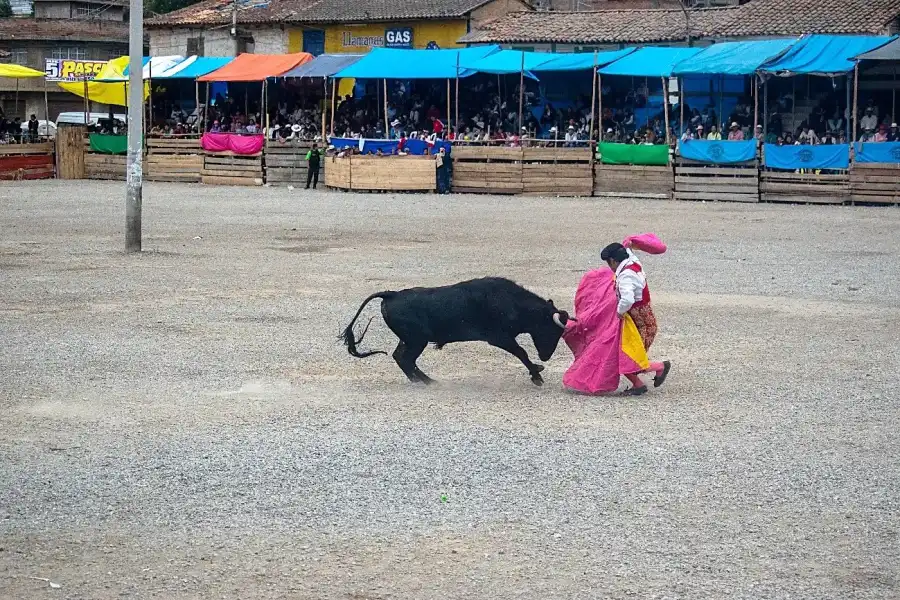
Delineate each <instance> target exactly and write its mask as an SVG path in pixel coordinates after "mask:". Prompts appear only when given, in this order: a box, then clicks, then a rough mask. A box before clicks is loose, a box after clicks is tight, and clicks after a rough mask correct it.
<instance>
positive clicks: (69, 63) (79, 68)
mask: <svg viewBox="0 0 900 600" xmlns="http://www.w3.org/2000/svg"><path fill="white" fill-rule="evenodd" d="M106 62H107V61H105V60H74V59H70V58H48V59H47V62H46V67H45V68H44V73H45V74H46V77H47V81H83V80H84V79H87V80H88V81H90V80H91V79H93V78H94V77H96V76H97V73H99V72H100V70H101V69H102V68H103V67H104V66H105V65H106Z"/></svg>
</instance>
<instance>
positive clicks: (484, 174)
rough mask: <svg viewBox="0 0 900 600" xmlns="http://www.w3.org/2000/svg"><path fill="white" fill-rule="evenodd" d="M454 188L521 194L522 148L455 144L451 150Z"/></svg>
mask: <svg viewBox="0 0 900 600" xmlns="http://www.w3.org/2000/svg"><path fill="white" fill-rule="evenodd" d="M450 156H451V157H452V159H453V174H452V177H451V182H450V189H451V190H452V191H453V192H469V193H474V194H521V193H522V192H523V191H524V187H525V186H524V169H523V157H524V156H523V153H522V149H521V148H508V147H502V146H499V147H494V146H454V147H453V149H452V150H451V152H450Z"/></svg>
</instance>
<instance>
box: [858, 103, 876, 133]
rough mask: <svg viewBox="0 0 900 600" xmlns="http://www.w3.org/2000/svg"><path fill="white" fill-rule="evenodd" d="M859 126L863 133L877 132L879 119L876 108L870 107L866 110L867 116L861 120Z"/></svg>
mask: <svg viewBox="0 0 900 600" xmlns="http://www.w3.org/2000/svg"><path fill="white" fill-rule="evenodd" d="M859 126H860V127H861V128H862V130H863V131H871V132H874V131H875V128H876V127H878V117H876V116H875V109H874V108H871V107H869V108H867V109H866V114H865V116H864V117H863V118H862V119H860V120H859Z"/></svg>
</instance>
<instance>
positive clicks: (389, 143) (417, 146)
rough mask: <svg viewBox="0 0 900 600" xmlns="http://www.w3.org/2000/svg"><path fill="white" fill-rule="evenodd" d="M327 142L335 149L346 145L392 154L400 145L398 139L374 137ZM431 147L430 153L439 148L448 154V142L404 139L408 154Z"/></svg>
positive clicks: (364, 151)
mask: <svg viewBox="0 0 900 600" xmlns="http://www.w3.org/2000/svg"><path fill="white" fill-rule="evenodd" d="M328 143H329V144H330V145H332V146H334V147H335V149H336V150H342V149H344V148H347V147H353V148H358V149H359V153H360V154H375V153H376V152H378V150H381V153H382V154H393V153H394V150H395V149H396V148H397V147H398V146H399V145H400V141H399V140H375V139H358V138H339V137H333V138H331V139H329V140H328ZM429 147H430V148H431V153H432V154H437V153H438V152H439V151H440V149H441V148H444V151H445V152H446V153H447V154H450V142H446V141H443V140H436V141H435V142H434V144H433V145H432V144H430V143H428V142H426V141H425V140H411V139H408V140H406V145H405V146H404V148H403V149H404V150H406V151H407V152H409V153H410V154H417V155H422V154H425V149H426V148H429Z"/></svg>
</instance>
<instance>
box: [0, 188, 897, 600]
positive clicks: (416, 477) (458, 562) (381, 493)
mask: <svg viewBox="0 0 900 600" xmlns="http://www.w3.org/2000/svg"><path fill="white" fill-rule="evenodd" d="M123 205H124V185H123V184H121V183H101V182H60V181H54V182H25V183H15V184H14V183H6V184H3V186H2V187H0V282H2V283H0V335H2V340H3V343H2V345H0V597H2V598H4V599H6V598H9V599H16V600H18V599H32V598H35V599H43V598H60V599H61V598H67V599H76V598H78V599H95V598H100V599H105V598H125V597H128V598H161V599H181V598H185V599H188V598H191V599H193V598H240V599H250V598H315V599H318V598H323V599H332V598H334V599H345V600H361V599H364V598H369V599H388V598H390V599H397V600H401V599H433V598H434V599H436V598H446V599H459V598H477V599H481V598H485V599H502V598H527V599H532V598H533V599H548V598H584V599H595V598H638V599H643V598H658V599H661V598H669V599H676V598H679V599H680V598H684V599H694V598H794V599H796V598H810V599H821V598H838V599H845V598H879V599H880V598H897V597H900V572H898V569H900V566H898V565H900V542H898V529H900V441H898V435H900V434H898V423H900V397H898V392H897V382H898V371H900V350H898V323H900V300H898V299H900V210H898V209H896V208H890V207H888V208H864V207H811V206H775V205H752V206H748V205H735V204H714V203H707V204H702V203H674V202H662V201H621V202H613V201H609V200H599V199H557V198H520V197H510V198H503V197H479V196H449V197H439V196H434V195H389V194H381V195H366V194H341V193H331V192H326V191H318V192H312V193H311V192H307V191H303V190H300V189H298V190H293V191H289V190H287V189H285V188H259V189H237V188H224V187H201V186H186V185H168V184H148V185H147V186H146V188H145V198H144V235H145V237H144V248H145V251H144V252H143V253H142V254H140V255H125V254H124V253H123V251H122V249H123V246H124V208H123ZM648 230H649V231H655V232H656V233H657V234H658V235H659V236H660V237H661V238H663V239H664V240H665V241H667V242H668V244H669V252H668V253H667V254H665V255H662V256H658V257H648V258H646V259H645V261H644V263H645V266H646V267H647V270H648V272H649V274H650V278H651V285H652V289H653V298H654V304H655V307H656V312H657V315H658V317H659V319H660V334H659V336H658V338H657V342H656V344H655V345H654V348H653V352H652V355H653V356H655V357H657V358H669V359H671V360H672V361H673V364H674V367H673V370H672V374H671V375H670V377H669V380H668V382H667V383H666V385H665V386H664V387H663V388H661V389H659V390H651V392H650V394H648V395H646V396H644V397H641V398H623V397H602V398H600V397H583V396H577V395H573V394H570V393H567V392H565V391H564V390H563V389H562V384H561V376H562V373H563V371H564V370H565V369H566V368H567V367H568V365H569V363H570V360H571V355H570V353H569V351H568V349H567V348H565V346H564V345H562V344H561V346H560V349H559V350H558V351H557V353H556V355H555V356H554V357H553V359H552V360H551V361H549V362H548V363H547V371H545V372H544V378H545V380H546V384H545V385H544V387H542V388H538V387H535V386H533V385H532V384H531V382H530V381H529V378H528V375H527V373H526V372H525V369H524V368H523V367H522V366H521V365H520V364H519V363H518V361H517V360H516V359H515V358H513V357H511V356H508V355H506V354H503V353H501V352H500V351H498V350H495V349H493V348H490V347H489V346H487V345H485V344H467V345H451V346H448V347H446V348H445V349H443V350H441V351H436V350H433V349H431V348H429V349H428V350H426V352H425V354H424V355H423V357H422V359H421V360H420V363H419V364H420V366H421V367H422V369H423V370H424V371H425V372H426V373H428V374H429V375H431V376H432V377H434V378H436V379H438V380H439V383H438V384H437V385H434V386H432V387H429V388H425V387H423V386H417V385H413V384H410V383H408V382H407V380H406V379H405V377H404V376H403V374H402V373H401V372H400V370H399V369H398V368H397V367H396V365H395V364H394V363H393V361H392V360H391V359H390V358H388V357H384V356H379V357H372V358H369V359H367V360H357V359H354V358H351V357H350V356H349V355H348V354H347V352H346V350H345V349H344V347H343V346H342V345H341V344H340V343H339V342H338V340H337V334H338V333H339V331H340V330H341V328H342V327H343V326H345V325H346V323H347V322H348V321H349V319H350V318H351V317H352V316H353V313H354V312H355V311H356V309H357V307H358V306H359V304H360V302H361V301H362V300H363V299H364V298H365V297H366V296H367V295H369V294H370V293H372V292H375V291H379V290H384V289H397V288H403V287H409V286H414V285H437V284H446V283H453V282H456V281H460V280H463V279H467V278H472V277H478V276H484V275H502V276H507V277H510V278H512V279H515V280H516V281H518V282H519V283H521V284H523V285H525V286H526V287H529V288H530V289H532V290H533V291H535V292H537V293H539V294H541V295H543V296H544V297H550V298H553V299H554V300H555V301H556V303H557V305H559V306H562V307H566V308H570V307H571V303H572V297H573V294H574V292H575V288H576V286H577V284H578V281H579V278H580V276H581V274H582V273H583V272H584V271H585V270H587V269H590V268H592V267H595V266H596V265H597V264H598V262H599V250H600V248H601V247H602V246H603V245H605V244H606V243H607V242H610V241H616V240H621V239H622V237H623V236H624V235H626V234H629V233H637V232H641V231H648ZM366 314H371V315H377V314H378V311H377V302H376V303H373V305H372V306H370V307H369V309H368V313H366ZM394 345H395V338H393V336H392V334H391V333H390V332H389V331H388V330H387V327H386V326H385V325H384V323H383V322H382V321H381V319H380V317H379V319H378V320H376V321H375V323H374V324H373V327H372V331H370V334H369V337H367V338H366V342H365V344H364V347H366V348H370V349H372V348H383V349H389V350H390V349H392V348H393V346H394ZM526 348H527V349H528V350H529V352H530V354H531V355H532V357H534V356H535V352H534V348H533V346H531V343H530V341H529V342H528V344H527V345H526ZM443 496H446V498H443Z"/></svg>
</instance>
